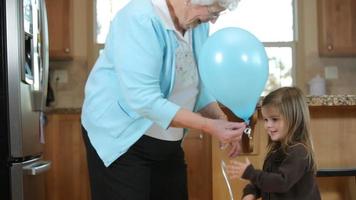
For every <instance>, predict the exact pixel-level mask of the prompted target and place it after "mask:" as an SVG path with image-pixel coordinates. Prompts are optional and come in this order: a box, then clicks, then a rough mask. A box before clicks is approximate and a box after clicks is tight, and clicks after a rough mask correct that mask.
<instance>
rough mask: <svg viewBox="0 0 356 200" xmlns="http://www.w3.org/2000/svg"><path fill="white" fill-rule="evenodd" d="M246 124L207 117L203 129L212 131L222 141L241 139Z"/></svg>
mask: <svg viewBox="0 0 356 200" xmlns="http://www.w3.org/2000/svg"><path fill="white" fill-rule="evenodd" d="M245 128H246V124H245V123H243V122H229V121H226V120H216V119H208V118H205V122H204V124H203V127H202V130H203V131H204V132H207V133H210V134H211V135H212V136H214V137H216V138H217V139H219V140H220V142H222V143H230V142H233V141H241V137H242V134H243V131H244V129H245Z"/></svg>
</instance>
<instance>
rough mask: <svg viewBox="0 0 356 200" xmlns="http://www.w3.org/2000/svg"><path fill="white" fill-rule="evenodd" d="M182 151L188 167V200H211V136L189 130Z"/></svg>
mask: <svg viewBox="0 0 356 200" xmlns="http://www.w3.org/2000/svg"><path fill="white" fill-rule="evenodd" d="M183 149H184V153H185V159H186V162H187V165H188V168H187V172H188V193H189V200H203V199H204V200H209V199H212V181H211V180H212V176H211V136H210V135H208V134H204V133H203V132H201V131H199V130H194V129H190V130H189V132H188V134H187V135H186V136H185V138H184V142H183Z"/></svg>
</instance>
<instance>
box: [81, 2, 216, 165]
mask: <svg viewBox="0 0 356 200" xmlns="http://www.w3.org/2000/svg"><path fill="white" fill-rule="evenodd" d="M208 28H209V27H208V24H201V25H200V26H198V27H196V28H195V29H194V30H193V48H194V54H195V57H196V59H198V58H197V56H198V52H199V50H200V48H201V47H202V45H203V43H204V41H205V40H206V39H207V37H208ZM177 46H178V42H177V38H176V35H175V33H174V31H173V30H170V29H168V28H167V27H165V25H164V24H163V22H162V21H161V19H160V18H159V17H158V16H157V15H156V14H155V12H154V9H153V6H152V3H151V1H150V0H132V1H131V2H130V3H129V4H128V5H127V6H126V7H124V8H123V9H122V10H121V11H120V12H119V13H118V14H117V15H116V17H115V18H114V20H113V21H112V24H111V29H110V32H109V34H108V37H107V40H106V45H105V49H104V50H103V51H102V53H101V54H100V56H99V58H98V60H97V62H96V63H95V66H94V68H93V69H92V71H91V73H90V75H89V78H88V80H87V83H86V86H85V99H84V104H83V109H82V116H81V117H82V118H81V119H82V124H83V126H84V127H85V129H86V130H87V132H88V136H89V139H90V141H91V143H92V145H93V146H94V148H95V149H96V151H97V153H98V155H99V156H100V158H101V159H102V160H103V162H104V164H105V165H106V166H109V165H110V164H111V163H112V162H114V161H115V160H116V159H117V158H118V157H119V156H120V155H122V154H123V153H125V152H126V151H127V150H128V148H129V147H130V146H131V145H132V144H134V143H135V142H136V141H137V140H138V139H139V138H140V137H141V136H142V135H143V134H144V133H145V132H146V131H147V129H148V128H149V127H150V126H151V125H152V123H153V122H155V123H157V124H158V125H160V126H161V127H163V128H168V127H169V124H170V123H171V121H172V119H173V118H174V116H175V114H176V113H177V111H178V110H179V108H180V107H179V106H178V105H176V104H174V103H172V102H170V101H168V100H167V99H166V98H167V97H168V96H169V94H170V92H171V90H172V87H173V83H174V75H175V70H174V69H175V51H176V48H177ZM213 101H215V99H213V98H212V97H211V96H210V95H208V94H207V92H206V91H205V89H204V88H203V87H202V84H200V93H199V97H198V100H197V104H196V106H195V110H199V109H201V108H203V107H204V106H206V105H207V104H209V103H211V102H213Z"/></svg>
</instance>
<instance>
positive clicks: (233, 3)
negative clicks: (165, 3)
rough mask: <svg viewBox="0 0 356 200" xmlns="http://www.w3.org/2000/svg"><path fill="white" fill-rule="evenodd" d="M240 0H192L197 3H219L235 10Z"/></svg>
mask: <svg viewBox="0 0 356 200" xmlns="http://www.w3.org/2000/svg"><path fill="white" fill-rule="evenodd" d="M239 1H240V0H191V3H192V4H196V5H212V4H214V3H218V4H219V5H220V6H222V7H224V8H227V9H229V10H233V9H235V8H236V7H237V4H238V3H239Z"/></svg>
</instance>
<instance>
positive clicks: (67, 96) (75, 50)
mask: <svg viewBox="0 0 356 200" xmlns="http://www.w3.org/2000/svg"><path fill="white" fill-rule="evenodd" d="M87 4H88V1H87V0H75V1H71V16H73V17H72V18H71V19H72V21H71V28H72V36H71V38H72V39H71V42H72V44H71V46H72V50H71V52H72V55H73V60H71V61H51V62H50V76H51V78H52V77H53V73H54V72H55V70H66V72H67V74H68V79H67V82H66V83H58V82H57V81H56V80H54V79H53V78H52V79H51V86H52V88H53V90H54V96H55V101H54V102H52V103H51V107H54V108H80V107H81V106H82V103H83V96H84V84H85V81H86V78H87V76H88V72H89V70H90V68H91V67H90V66H89V65H88V59H87V57H88V56H87V54H88V45H87V38H88V36H87V35H88V16H87V14H88V9H87Z"/></svg>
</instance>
